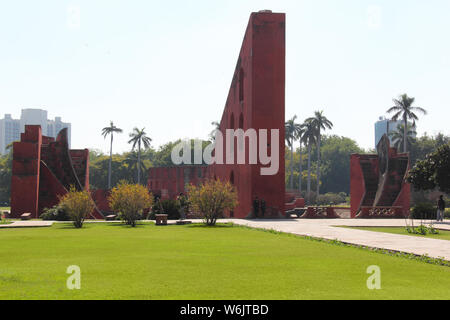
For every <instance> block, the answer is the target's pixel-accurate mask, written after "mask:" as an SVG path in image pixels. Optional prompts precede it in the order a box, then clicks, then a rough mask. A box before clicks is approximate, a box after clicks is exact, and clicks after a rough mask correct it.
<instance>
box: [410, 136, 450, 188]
mask: <svg viewBox="0 0 450 320" xmlns="http://www.w3.org/2000/svg"><path fill="white" fill-rule="evenodd" d="M408 181H409V182H410V183H412V184H413V185H414V188H415V189H416V190H432V189H435V188H437V189H439V190H440V191H442V192H445V193H450V144H446V145H443V146H441V147H439V148H438V149H437V150H436V151H435V152H433V153H431V154H429V155H428V156H427V157H426V159H425V160H421V161H418V162H417V163H416V165H415V166H414V168H412V169H411V170H410V173H409V176H408Z"/></svg>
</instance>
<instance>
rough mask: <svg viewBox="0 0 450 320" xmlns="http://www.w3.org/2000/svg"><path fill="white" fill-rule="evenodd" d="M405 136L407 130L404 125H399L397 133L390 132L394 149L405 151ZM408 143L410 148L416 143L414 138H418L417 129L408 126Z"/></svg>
mask: <svg viewBox="0 0 450 320" xmlns="http://www.w3.org/2000/svg"><path fill="white" fill-rule="evenodd" d="M404 134H405V129H404V128H403V124H401V125H399V126H398V127H397V130H396V131H391V132H389V137H390V138H391V141H392V142H393V144H394V147H396V148H397V150H401V149H404V146H403V144H404V143H405V139H404V137H403V135H404ZM406 134H407V137H406V141H407V144H408V145H409V146H410V145H411V144H412V143H413V142H414V138H415V137H416V136H417V132H416V127H414V126H411V125H408V128H407V130H406Z"/></svg>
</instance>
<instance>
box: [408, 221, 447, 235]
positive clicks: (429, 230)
mask: <svg viewBox="0 0 450 320" xmlns="http://www.w3.org/2000/svg"><path fill="white" fill-rule="evenodd" d="M406 232H408V233H412V234H419V235H422V236H426V235H427V234H435V235H436V234H439V230H438V229H436V228H435V227H433V225H429V226H428V227H427V226H425V225H423V224H421V225H419V226H418V227H414V226H408V227H406Z"/></svg>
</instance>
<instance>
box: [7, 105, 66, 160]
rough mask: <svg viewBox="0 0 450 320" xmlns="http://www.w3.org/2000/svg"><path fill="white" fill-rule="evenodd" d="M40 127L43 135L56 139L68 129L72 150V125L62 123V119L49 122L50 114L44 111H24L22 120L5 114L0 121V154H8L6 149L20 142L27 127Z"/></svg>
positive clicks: (21, 116)
mask: <svg viewBox="0 0 450 320" xmlns="http://www.w3.org/2000/svg"><path fill="white" fill-rule="evenodd" d="M33 124H34V125H40V126H41V129H42V134H43V135H44V136H47V137H53V138H56V136H57V135H58V133H59V131H61V129H63V128H67V129H68V130H67V131H68V132H67V135H68V142H69V148H70V141H71V124H70V123H66V122H62V121H61V117H56V118H55V120H48V113H47V111H46V110H42V109H22V112H21V115H20V119H13V118H12V116H11V114H5V117H4V118H3V119H0V154H5V153H6V152H7V150H6V147H7V146H8V145H9V144H10V143H11V142H14V141H19V140H20V134H21V133H23V132H24V130H25V125H33Z"/></svg>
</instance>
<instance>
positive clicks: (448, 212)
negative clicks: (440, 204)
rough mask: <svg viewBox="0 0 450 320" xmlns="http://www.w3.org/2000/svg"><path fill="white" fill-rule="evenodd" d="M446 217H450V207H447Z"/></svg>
mask: <svg viewBox="0 0 450 320" xmlns="http://www.w3.org/2000/svg"><path fill="white" fill-rule="evenodd" d="M447 203H448V202H447ZM444 218H445V219H450V208H447V209H445V212H444Z"/></svg>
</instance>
